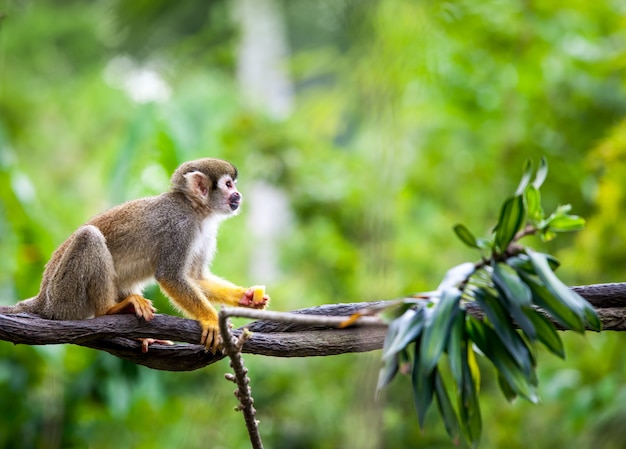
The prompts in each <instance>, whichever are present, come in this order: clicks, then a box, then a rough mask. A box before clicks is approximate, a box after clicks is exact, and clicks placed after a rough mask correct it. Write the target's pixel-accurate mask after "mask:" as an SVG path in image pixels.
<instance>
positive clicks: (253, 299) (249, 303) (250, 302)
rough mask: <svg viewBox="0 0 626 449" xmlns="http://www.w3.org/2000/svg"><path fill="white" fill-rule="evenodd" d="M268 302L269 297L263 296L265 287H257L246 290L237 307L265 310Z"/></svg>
mask: <svg viewBox="0 0 626 449" xmlns="http://www.w3.org/2000/svg"><path fill="white" fill-rule="evenodd" d="M269 302H270V297H269V295H266V294H265V287H264V286H260V285H259V286H256V287H250V288H249V289H247V290H246V291H245V292H244V294H243V298H241V299H240V300H239V305H240V306H241V307H249V308H251V309H265V308H266V307H267V305H268V304H269Z"/></svg>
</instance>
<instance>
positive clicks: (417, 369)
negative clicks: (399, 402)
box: [411, 344, 436, 429]
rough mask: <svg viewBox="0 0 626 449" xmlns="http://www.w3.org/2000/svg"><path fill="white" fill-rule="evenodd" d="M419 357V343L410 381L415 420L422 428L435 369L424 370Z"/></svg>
mask: <svg viewBox="0 0 626 449" xmlns="http://www.w3.org/2000/svg"><path fill="white" fill-rule="evenodd" d="M420 359H421V357H420V345H419V344H416V345H415V357H414V359H413V360H414V365H413V372H412V375H411V383H412V386H413V402H414V404H415V409H416V410H417V420H418V422H419V425H420V428H422V429H423V428H424V420H425V419H426V412H427V411H428V408H429V407H430V404H431V403H432V400H433V392H434V382H435V371H436V369H431V370H429V371H427V370H425V369H424V368H423V366H422V364H421V361H420Z"/></svg>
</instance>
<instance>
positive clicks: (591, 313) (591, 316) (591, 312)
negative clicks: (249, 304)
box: [585, 300, 602, 332]
mask: <svg viewBox="0 0 626 449" xmlns="http://www.w3.org/2000/svg"><path fill="white" fill-rule="evenodd" d="M585 302H587V300H585ZM585 322H586V323H587V326H589V328H590V329H591V330H594V331H596V332H600V331H601V330H602V321H600V317H599V316H598V314H597V313H596V311H595V309H594V308H593V306H592V305H591V304H589V303H588V302H587V304H585Z"/></svg>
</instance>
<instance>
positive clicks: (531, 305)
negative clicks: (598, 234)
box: [378, 160, 602, 447]
mask: <svg viewBox="0 0 626 449" xmlns="http://www.w3.org/2000/svg"><path fill="white" fill-rule="evenodd" d="M533 173H534V170H533V167H532V163H531V162H530V161H528V162H527V163H526V165H525V168H524V174H523V177H522V180H521V182H520V184H519V187H518V189H517V191H516V192H515V194H514V195H513V196H512V197H511V198H509V199H507V200H506V201H505V202H504V204H503V206H502V209H501V212H500V217H499V220H498V223H497V225H496V226H495V228H494V229H493V232H492V234H491V236H490V238H482V239H477V238H475V237H474V235H473V234H472V233H471V232H470V231H469V230H468V229H467V228H466V227H465V226H463V225H457V226H456V227H455V228H454V230H455V232H456V234H457V236H458V237H459V238H460V239H461V240H462V241H463V242H464V243H465V244H467V245H469V246H470V247H472V248H475V249H477V250H478V251H479V252H480V253H481V260H480V262H478V263H464V264H461V265H458V266H456V267H454V268H452V269H451V270H449V271H448V272H447V274H446V276H445V278H444V280H443V281H442V282H441V284H440V285H439V287H438V288H437V290H436V291H434V292H430V293H425V294H421V295H416V296H415V297H414V298H408V299H405V300H404V301H403V302H402V306H401V307H399V308H397V309H396V310H395V312H394V313H393V314H394V316H395V318H394V319H393V320H392V321H391V322H390V325H389V332H388V334H387V337H386V340H385V345H384V348H383V363H384V364H383V368H382V369H381V372H380V377H379V383H378V388H379V389H380V388H383V387H384V386H386V385H387V384H388V383H389V382H390V381H391V380H392V379H393V378H394V376H395V375H396V373H397V372H398V371H401V372H403V373H407V374H408V373H410V375H411V379H412V386H413V397H414V401H415V406H416V409H417V415H418V420H419V424H420V426H421V427H423V426H424V419H425V416H426V412H427V410H428V408H429V407H430V405H431V403H432V401H433V398H434V399H435V400H436V402H437V405H438V407H439V411H440V413H441V416H442V418H443V422H444V425H445V428H446V430H447V432H448V434H449V435H450V436H451V438H453V439H454V440H455V441H458V440H459V438H460V437H465V438H466V439H467V441H468V442H469V443H470V444H471V445H472V446H474V447H475V446H476V445H477V444H478V442H479V439H480V434H481V429H482V424H481V415H480V407H479V400H478V391H479V386H480V369H479V366H478V364H477V362H476V353H477V352H478V353H479V354H482V355H483V356H485V357H486V358H487V359H489V360H490V361H491V363H492V364H493V366H494V368H495V370H496V372H497V375H498V381H499V385H500V388H501V390H502V392H503V393H504V395H505V396H506V398H507V399H509V400H513V399H514V398H516V397H517V396H521V397H523V398H526V399H528V400H529V401H531V402H533V403H535V402H537V400H538V397H537V391H536V387H537V382H538V381H537V375H536V365H537V358H536V352H537V343H538V342H539V343H541V344H542V345H544V346H545V347H546V348H547V349H548V350H549V351H550V352H552V353H553V354H555V355H557V356H559V357H561V358H563V357H564V355H565V354H564V350H563V344H562V342H561V338H560V337H559V334H558V333H557V330H556V327H555V325H554V324H553V323H552V321H551V320H550V319H549V318H548V317H547V316H546V315H548V316H549V317H550V318H552V319H553V320H554V321H556V322H557V323H559V324H560V325H561V326H562V327H563V328H564V329H572V330H574V331H577V332H580V333H583V332H584V331H585V328H586V327H588V328H590V329H592V330H596V331H600V330H601V327H602V325H601V322H600V320H599V318H598V316H597V315H596V313H595V311H594V309H593V308H592V306H591V305H590V304H589V303H588V302H587V301H586V300H585V299H584V298H582V297H581V296H580V295H578V294H576V293H575V292H573V291H572V290H570V289H569V288H568V287H567V286H566V285H565V284H563V282H561V281H560V280H559V279H558V277H557V276H556V275H555V274H554V270H555V269H556V268H557V267H558V261H557V260H556V259H554V258H553V257H552V256H550V255H548V254H542V253H539V252H535V251H533V250H532V249H530V248H528V247H524V246H522V245H520V244H519V240H520V239H521V238H523V237H525V236H527V235H531V234H538V235H540V236H541V237H542V238H543V239H544V240H550V239H552V238H554V236H555V235H556V233H558V232H566V231H574V230H578V229H581V228H582V227H583V226H584V220H583V219H582V218H580V217H577V216H574V215H569V213H568V212H569V210H570V207H569V206H560V207H558V208H557V209H556V211H555V212H554V213H553V214H551V215H549V216H547V217H546V216H545V214H544V211H543V209H542V208H541V201H540V199H541V197H540V192H539V189H540V187H541V185H542V184H543V181H544V180H545V178H546V175H547V164H546V161H545V160H542V161H541V164H540V166H539V168H538V169H537V172H536V174H535V177H534V179H533ZM531 179H532V182H531ZM470 302H472V303H475V304H478V305H479V306H480V308H481V309H482V311H483V312H484V319H482V320H481V319H478V318H476V317H474V316H472V315H470V314H469V313H468V312H467V304H468V303H470ZM444 354H445V357H444ZM446 362H447V363H446ZM453 399H454V400H453ZM455 404H456V405H455Z"/></svg>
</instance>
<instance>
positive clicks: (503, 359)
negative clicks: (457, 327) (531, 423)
mask: <svg viewBox="0 0 626 449" xmlns="http://www.w3.org/2000/svg"><path fill="white" fill-rule="evenodd" d="M467 323H468V326H467V331H468V332H469V334H470V337H471V339H472V341H473V342H474V343H475V344H476V346H478V348H479V349H480V350H481V351H482V352H483V354H485V356H486V357H487V358H488V359H489V360H490V361H491V363H493V365H494V366H495V367H496V369H497V370H498V372H499V373H500V374H502V376H503V377H504V379H505V380H506V382H508V384H509V386H510V387H511V389H512V390H513V391H515V393H517V394H518V395H519V396H522V397H524V398H526V399H528V400H529V401H530V402H533V403H536V402H537V401H538V397H537V393H536V391H535V387H536V381H537V378H536V376H535V374H534V372H532V373H530V374H529V375H527V374H525V373H524V372H523V370H522V369H521V368H520V366H519V365H518V364H517V363H516V362H515V359H513V357H512V356H511V354H510V353H509V351H508V350H507V349H506V348H505V346H504V345H503V344H502V342H501V340H500V339H499V338H498V335H497V334H496V333H495V331H494V330H493V329H491V328H490V327H489V326H487V325H486V324H485V323H483V322H482V321H480V320H478V319H476V318H474V317H472V316H470V317H469V319H468V321H467Z"/></svg>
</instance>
